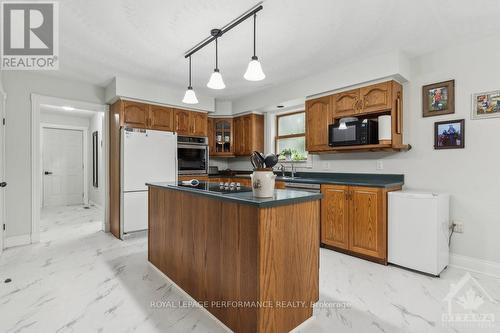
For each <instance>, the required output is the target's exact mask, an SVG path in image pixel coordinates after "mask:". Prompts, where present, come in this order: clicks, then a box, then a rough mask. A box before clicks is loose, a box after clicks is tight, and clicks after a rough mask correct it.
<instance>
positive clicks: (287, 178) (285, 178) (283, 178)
mask: <svg viewBox="0 0 500 333" xmlns="http://www.w3.org/2000/svg"><path fill="white" fill-rule="evenodd" d="M278 177H279V178H280V179H282V180H294V179H300V177H290V176H278Z"/></svg>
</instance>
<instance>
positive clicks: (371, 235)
mask: <svg viewBox="0 0 500 333" xmlns="http://www.w3.org/2000/svg"><path fill="white" fill-rule="evenodd" d="M349 191H350V195H349V196H350V199H351V203H350V230H349V249H350V250H351V251H354V252H356V253H360V254H364V255H367V256H371V257H378V258H385V257H386V242H387V240H386V232H387V231H386V228H387V227H386V225H387V222H386V220H385V218H384V216H383V212H382V210H383V206H382V202H383V201H382V200H381V199H382V198H381V197H382V195H383V193H382V190H381V189H377V188H370V187H350V190H349Z"/></svg>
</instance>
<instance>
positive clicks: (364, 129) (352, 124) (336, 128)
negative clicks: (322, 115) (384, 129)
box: [328, 119, 378, 147]
mask: <svg viewBox="0 0 500 333" xmlns="http://www.w3.org/2000/svg"><path fill="white" fill-rule="evenodd" d="M377 143H378V122H377V121H376V120H374V119H363V120H354V121H348V122H344V123H341V122H336V123H334V124H331V125H329V126H328V145H329V146H331V147H340V146H357V145H371V144H377Z"/></svg>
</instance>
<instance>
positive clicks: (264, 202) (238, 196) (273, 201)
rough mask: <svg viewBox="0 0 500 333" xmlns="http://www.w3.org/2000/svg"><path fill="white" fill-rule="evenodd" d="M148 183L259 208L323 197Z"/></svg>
mask: <svg viewBox="0 0 500 333" xmlns="http://www.w3.org/2000/svg"><path fill="white" fill-rule="evenodd" d="M146 185H147V186H153V187H161V188H166V189H171V190H175V191H183V192H189V193H194V194H198V195H203V196H207V197H209V198H213V199H217V200H222V201H230V202H237V203H240V204H247V205H252V206H257V207H259V208H267V207H276V206H283V205H289V204H295V203H300V202H305V201H311V200H319V199H321V197H322V194H321V193H312V192H306V191H296V190H274V195H273V197H270V198H257V197H254V196H253V194H252V192H251V191H250V192H238V193H226V194H222V193H219V192H209V191H204V190H200V189H197V188H191V187H186V186H180V185H179V184H178V183H175V182H174V183H172V182H152V183H146Z"/></svg>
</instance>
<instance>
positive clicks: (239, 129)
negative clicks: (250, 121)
mask: <svg viewBox="0 0 500 333" xmlns="http://www.w3.org/2000/svg"><path fill="white" fill-rule="evenodd" d="M233 132H234V142H233V147H234V154H235V155H238V156H241V155H243V150H244V144H245V143H244V139H243V138H244V128H243V119H242V117H236V118H234V119H233Z"/></svg>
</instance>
